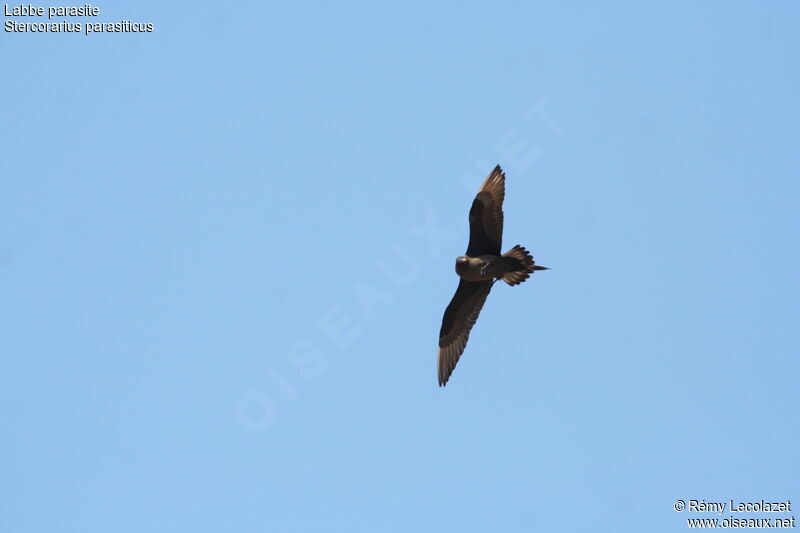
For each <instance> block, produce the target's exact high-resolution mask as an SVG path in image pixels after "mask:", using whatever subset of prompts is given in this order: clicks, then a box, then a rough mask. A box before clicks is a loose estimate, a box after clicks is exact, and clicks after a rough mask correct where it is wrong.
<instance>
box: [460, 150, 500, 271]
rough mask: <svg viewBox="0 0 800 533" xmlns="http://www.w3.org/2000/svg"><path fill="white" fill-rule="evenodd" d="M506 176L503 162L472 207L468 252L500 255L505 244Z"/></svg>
mask: <svg viewBox="0 0 800 533" xmlns="http://www.w3.org/2000/svg"><path fill="white" fill-rule="evenodd" d="M505 196H506V175H505V173H504V172H503V169H502V168H500V165H497V166H496V167H494V170H492V171H491V172H490V173H489V176H487V178H486V181H484V182H483V185H481V188H480V189H479V190H478V194H477V195H476V196H475V200H473V201H472V208H471V209H470V210H469V246H468V247H467V255H468V256H470V257H478V256H479V255H483V254H492V255H500V247H501V246H502V245H503V199H504V198H505Z"/></svg>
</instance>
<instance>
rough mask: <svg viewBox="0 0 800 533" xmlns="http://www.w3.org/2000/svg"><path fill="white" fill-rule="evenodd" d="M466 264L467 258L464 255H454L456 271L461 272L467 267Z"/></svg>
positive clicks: (467, 262)
mask: <svg viewBox="0 0 800 533" xmlns="http://www.w3.org/2000/svg"><path fill="white" fill-rule="evenodd" d="M468 264H469V258H468V257H467V256H466V255H460V256H458V257H456V273H457V274H461V273H462V272H463V271H465V270H466V269H467V265H468Z"/></svg>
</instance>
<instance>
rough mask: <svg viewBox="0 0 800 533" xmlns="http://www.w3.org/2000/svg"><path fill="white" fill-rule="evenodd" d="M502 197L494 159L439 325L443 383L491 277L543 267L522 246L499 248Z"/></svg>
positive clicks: (520, 277)
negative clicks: (504, 251)
mask: <svg viewBox="0 0 800 533" xmlns="http://www.w3.org/2000/svg"><path fill="white" fill-rule="evenodd" d="M504 198H505V174H504V173H503V170H502V169H501V168H500V166H499V165H498V166H497V167H495V169H494V170H493V171H492V172H491V173H490V174H489V176H488V177H487V178H486V181H484V183H483V185H482V186H481V188H480V190H479V191H478V194H477V195H476V196H475V200H474V201H473V202H472V208H471V209H470V212H469V225H470V236H469V246H468V247H467V253H466V254H465V255H462V256H460V257H458V258H456V274H458V276H459V277H460V278H461V280H460V282H459V284H458V289H457V290H456V293H455V295H454V296H453V299H452V300H451V301H450V305H448V306H447V309H446V310H445V312H444V317H443V318H442V328H441V330H440V331H439V386H444V385H445V384H447V380H448V379H449V378H450V375H451V374H452V373H453V369H454V368H455V366H456V363H457V362H458V359H459V358H460V357H461V354H462V353H463V352H464V348H465V347H466V345H467V339H468V338H469V333H470V331H471V330H472V326H473V325H474V324H475V321H476V320H477V319H478V315H479V314H480V312H481V309H482V308H483V304H484V302H485V301H486V297H487V296H488V295H489V291H491V289H492V286H493V285H494V283H495V282H496V281H497V280H500V279H502V280H503V281H505V282H506V283H508V284H509V285H512V286H513V285H519V284H520V283H522V282H524V281H525V280H526V279H528V278H529V277H530V275H531V274H532V273H533V272H534V271H536V270H546V267H541V266H537V265H536V264H535V263H534V261H533V257H531V255H530V254H529V253H528V251H527V250H526V249H525V248H523V247H522V246H519V245H517V246H514V247H513V248H512V249H511V250H509V251H508V252H506V253H504V254H502V255H501V254H500V247H501V245H502V238H503V199H504Z"/></svg>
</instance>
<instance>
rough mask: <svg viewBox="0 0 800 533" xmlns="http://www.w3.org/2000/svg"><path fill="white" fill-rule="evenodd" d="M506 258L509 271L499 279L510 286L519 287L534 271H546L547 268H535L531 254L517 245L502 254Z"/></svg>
mask: <svg viewBox="0 0 800 533" xmlns="http://www.w3.org/2000/svg"><path fill="white" fill-rule="evenodd" d="M503 257H505V258H507V259H506V261H507V262H508V269H509V271H508V272H507V273H506V274H504V275H503V277H502V278H501V279H502V280H503V281H505V282H506V283H508V284H509V285H511V286H514V285H519V284H520V283H522V282H523V281H525V280H526V279H528V278H529V277H531V273H532V272H534V271H535V270H547V267H541V266H537V265H536V263H535V261H534V260H533V257H532V256H531V254H530V253H529V252H528V250H526V249H525V248H523V247H522V246H520V245H519V244H518V245H516V246H515V247H513V248H512V249H510V250H509V251H507V252H506V253H504V254H503Z"/></svg>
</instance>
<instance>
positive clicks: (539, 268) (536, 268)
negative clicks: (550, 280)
mask: <svg viewBox="0 0 800 533" xmlns="http://www.w3.org/2000/svg"><path fill="white" fill-rule="evenodd" d="M533 269H534V270H550V269H549V268H547V267H543V266H539V265H533Z"/></svg>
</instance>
